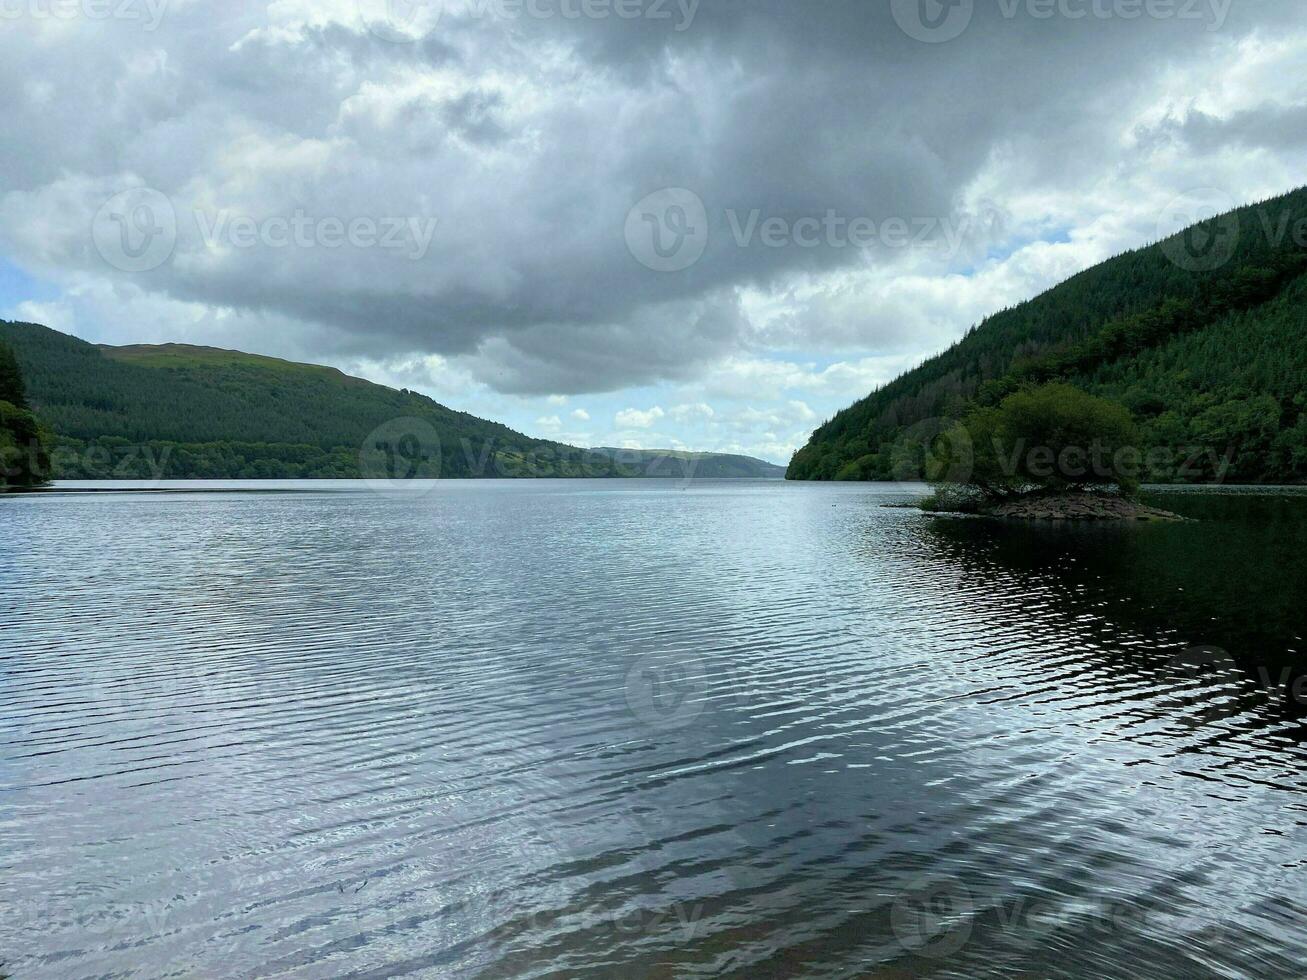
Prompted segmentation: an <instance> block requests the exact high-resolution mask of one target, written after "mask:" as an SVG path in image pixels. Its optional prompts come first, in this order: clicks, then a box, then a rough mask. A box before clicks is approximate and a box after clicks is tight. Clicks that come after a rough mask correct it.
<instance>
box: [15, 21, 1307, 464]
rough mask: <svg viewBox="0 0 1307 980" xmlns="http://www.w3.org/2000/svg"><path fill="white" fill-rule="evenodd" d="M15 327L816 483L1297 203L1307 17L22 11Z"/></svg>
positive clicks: (1306, 136)
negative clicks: (1158, 259) (1162, 254)
mask: <svg viewBox="0 0 1307 980" xmlns="http://www.w3.org/2000/svg"><path fill="white" fill-rule="evenodd" d="M0 108H2V109H3V113H4V118H5V120H6V127H5V130H6V134H5V138H4V140H2V141H0V317H4V318H6V319H16V320H25V321H31V322H37V323H43V324H46V325H48V326H50V327H53V328H55V329H58V330H63V331H66V332H69V333H73V334H76V335H77V336H79V337H83V338H85V339H87V340H90V341H94V342H97V343H110V344H123V343H165V342H179V343H194V344H206V345H211V346H217V347H227V348H236V349H241V350H247V351H254V352H257V353H263V354H270V355H273V356H278V357H286V358H290V359H293V360H302V361H309V362H313V363H322V364H330V365H333V366H336V367H339V368H341V369H342V370H344V371H347V372H348V373H351V374H356V375H360V376H362V377H366V378H369V379H371V380H373V381H377V382H380V383H383V384H389V385H393V386H396V387H405V388H410V389H413V390H416V391H421V392H423V393H426V394H428V395H431V396H432V397H434V398H436V399H437V400H438V401H440V402H442V403H444V404H446V405H449V406H451V407H453V408H456V409H459V410H463V411H468V412H471V413H473V414H475V415H479V416H482V417H485V418H490V419H494V420H496V421H502V422H505V423H507V424H509V425H511V426H512V427H514V428H516V429H519V430H521V431H524V432H526V433H528V434H530V435H533V436H538V437H542V438H549V439H558V440H561V441H565V442H570V443H572V444H575V445H584V446H625V447H631V448H658V449H662V448H677V449H685V448H688V449H696V450H704V451H720V452H740V453H746V454H749V455H754V456H760V457H763V458H766V459H769V460H772V461H774V462H780V463H784V462H787V461H788V459H789V457H790V455H791V453H793V451H794V450H796V449H797V448H799V447H800V446H802V445H803V443H804V442H806V440H807V438H808V436H809V434H810V433H811V431H812V430H813V429H814V428H815V427H816V426H817V425H819V424H820V423H821V422H822V421H823V420H825V419H827V418H829V417H830V416H831V415H833V414H834V413H835V412H836V411H838V410H839V409H840V408H842V407H844V406H845V405H847V404H849V403H851V402H853V401H855V400H856V399H858V398H860V397H862V396H864V395H866V394H867V393H868V392H869V391H871V390H872V389H873V388H874V387H876V386H878V385H881V384H884V383H886V382H888V381H889V380H892V379H893V378H894V377H895V376H896V375H897V374H899V373H901V372H902V371H904V370H906V369H909V368H911V367H912V366H914V365H915V364H917V363H919V362H920V361H922V360H923V359H925V358H926V357H929V356H930V355H932V354H934V353H937V352H938V351H940V350H941V349H943V348H945V347H947V346H948V345H949V344H950V343H952V342H953V341H955V340H957V339H958V338H960V337H961V336H962V335H963V334H964V333H965V332H966V331H967V330H968V329H969V328H970V327H972V326H973V325H974V324H976V323H979V322H980V321H981V320H983V319H984V317H985V316H987V315H989V314H991V313H995V312H997V311H999V310H1001V309H1003V308H1005V307H1007V306H1010V305H1013V304H1015V303H1018V302H1020V301H1021V300H1023V299H1026V298H1029V297H1030V296H1033V295H1035V294H1037V293H1039V292H1040V291H1042V290H1044V289H1046V288H1048V287H1050V286H1052V285H1055V284H1056V283H1058V282H1060V281H1062V280H1063V279H1066V278H1067V277H1069V276H1071V275H1073V274H1074V273H1076V272H1078V271H1080V270H1082V269H1084V268H1087V267H1089V266H1091V265H1093V264H1095V263H1097V262H1099V261H1101V260H1103V259H1105V258H1108V257H1110V256H1112V255H1114V254H1117V253H1119V252H1122V251H1124V250H1126V249H1129V248H1134V247H1138V246H1141V245H1144V244H1147V243H1149V242H1151V241H1155V240H1157V239H1158V238H1160V237H1164V236H1165V235H1168V234H1170V233H1171V232H1173V231H1175V230H1178V229H1179V228H1180V227H1183V226H1185V225H1187V224H1190V223H1192V222H1193V221H1195V220H1198V219H1200V218H1203V217H1206V216H1209V215H1210V214H1212V213H1215V212H1218V211H1221V210H1224V209H1228V208H1230V207H1233V206H1235V205H1236V204H1241V203H1245V202H1248V201H1251V200H1256V199H1261V198H1264V197H1268V196H1271V195H1274V194H1278V193H1281V192H1284V191H1287V190H1289V189H1291V188H1294V187H1297V186H1300V185H1302V184H1305V183H1307V154H1305V153H1304V150H1307V7H1305V6H1304V5H1303V4H1301V3H1299V2H1298V0H943V2H941V0H847V2H846V0H443V2H441V0H272V2H256V0H221V2H219V0H0Z"/></svg>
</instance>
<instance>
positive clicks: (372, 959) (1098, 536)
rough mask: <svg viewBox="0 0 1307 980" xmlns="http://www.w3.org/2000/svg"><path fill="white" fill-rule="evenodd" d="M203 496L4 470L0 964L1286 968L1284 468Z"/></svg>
mask: <svg viewBox="0 0 1307 980" xmlns="http://www.w3.org/2000/svg"><path fill="white" fill-rule="evenodd" d="M186 489H187V488H186V487H176V488H167V487H165V488H162V491H163V492H157V493H151V494H148V495H139V494H132V493H123V492H109V493H95V494H62V493H54V494H41V495H31V496H23V497H19V498H14V499H6V500H0V530H2V531H3V542H4V552H5V554H4V557H3V560H0V677H2V678H3V685H2V686H0V700H2V701H3V705H4V710H3V713H0V731H2V732H3V735H2V738H0V840H2V841H3V846H2V847H0V882H3V888H2V889H0V962H3V963H4V964H5V966H4V968H2V969H0V973H11V974H13V975H14V976H15V977H19V978H28V977H51V978H55V977H57V978H68V977H91V976H106V975H112V976H123V977H134V976H139V977H155V976H163V975H188V976H251V977H255V976H257V977H276V976H286V977H291V976H293V977H338V976H400V975H413V976H433V977H434V976H439V977H591V976H593V977H601V976H613V975H619V976H628V977H710V976H738V977H749V978H758V977H773V976H774V977H789V976H811V977H864V976H883V977H899V976H934V977H985V976H993V977H999V976H1003V977H1006V976H1013V975H1030V976H1038V977H1158V978H1163V977H1165V978H1168V980H1169V978H1173V977H1180V976H1213V975H1215V976H1230V977H1244V976H1247V977H1263V976H1289V975H1294V974H1296V973H1298V972H1300V967H1301V960H1302V952H1303V950H1304V949H1307V885H1304V871H1307V832H1305V827H1304V824H1305V823H1307V776H1304V775H1303V772H1304V762H1307V746H1305V745H1304V727H1303V720H1304V708H1303V704H1302V699H1303V698H1304V697H1307V688H1304V686H1303V685H1302V684H1301V683H1300V678H1301V677H1302V675H1303V674H1304V673H1305V671H1304V669H1303V665H1307V655H1305V654H1304V651H1305V649H1307V647H1305V641H1304V637H1305V636H1307V605H1305V603H1304V599H1307V496H1304V495H1303V494H1301V493H1292V492H1284V493H1280V492H1273V491H1247V492H1221V493H1213V492H1209V491H1201V490H1184V491H1179V490H1168V491H1156V490H1152V491H1150V492H1149V493H1148V494H1146V496H1145V500H1146V502H1147V503H1149V504H1151V505H1153V506H1158V507H1162V508H1164V509H1166V510H1170V511H1175V512H1176V513H1179V514H1181V515H1183V516H1186V517H1191V518H1196V519H1197V522H1196V523H1185V524H1142V523H1141V524H1124V525H1098V524H1095V525H1080V526H1076V525H1066V526H1060V527H1057V528H1048V527H1044V528H1033V527H1023V526H1021V525H1018V524H1010V523H1004V522H996V521H980V520H956V519H946V518H937V517H932V516H930V515H926V514H923V513H920V512H918V511H915V510H910V509H891V508H887V507H885V506H884V505H885V504H887V503H906V502H910V501H913V500H916V499H918V498H919V497H920V496H921V495H923V494H924V493H925V488H922V487H913V486H899V485H811V484H784V483H776V482H762V481H759V482H754V481H694V482H690V483H682V482H679V481H622V482H620V483H618V482H611V481H575V482H569V481H539V482H520V483H510V482H497V483H496V482H466V483H463V482H459V483H447V484H439V485H432V486H427V487H423V488H417V489H413V490H409V491H398V492H384V493H383V492H374V491H372V490H370V489H368V488H367V487H366V486H364V485H363V484H357V483H325V484H320V485H316V484H315V485H305V484H292V485H289V486H280V485H251V484H230V485H224V486H222V487H214V486H213V485H211V484H210V485H205V486H203V487H202V489H205V490H208V491H215V490H216V491H217V492H205V493H199V494H194V493H187V492H182V491H184V490H186ZM291 489H293V490H295V491H296V492H294V493H287V492H280V491H285V490H291Z"/></svg>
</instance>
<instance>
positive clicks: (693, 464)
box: [591, 448, 785, 480]
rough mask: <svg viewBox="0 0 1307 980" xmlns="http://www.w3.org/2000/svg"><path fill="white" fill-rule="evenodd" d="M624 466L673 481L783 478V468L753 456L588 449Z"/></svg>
mask: <svg viewBox="0 0 1307 980" xmlns="http://www.w3.org/2000/svg"><path fill="white" fill-rule="evenodd" d="M591 452H594V453H602V454H603V455H605V456H607V457H609V458H610V459H613V460H615V461H618V462H620V463H622V464H624V465H627V466H634V467H636V468H638V469H641V470H642V471H643V472H644V475H645V476H658V477H667V478H669V479H670V478H675V479H682V480H683V479H687V478H691V477H694V478H700V479H732V478H749V479H755V480H779V479H782V478H783V477H784V476H785V467H784V466H777V465H776V464H775V463H768V462H767V461H766V460H762V459H756V458H754V457H753V456H732V455H729V454H725V453H690V452H682V451H680V450H675V449H610V448H602V449H592V450H591Z"/></svg>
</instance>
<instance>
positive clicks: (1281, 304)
mask: <svg viewBox="0 0 1307 980" xmlns="http://www.w3.org/2000/svg"><path fill="white" fill-rule="evenodd" d="M1231 244H1232V247H1231ZM1204 266H1211V268H1202V267H1204ZM1196 270H1197V271H1196ZM1052 380H1066V381H1069V382H1070V383H1072V384H1074V385H1076V386H1078V387H1081V388H1083V389H1085V390H1086V391H1089V392H1091V393H1093V394H1096V395H1102V396H1106V397H1110V398H1114V399H1117V400H1119V401H1121V402H1123V403H1124V404H1125V405H1126V406H1127V407H1128V408H1129V409H1130V410H1131V411H1132V412H1133V413H1134V415H1135V417H1136V419H1137V421H1138V422H1139V425H1140V430H1141V433H1142V436H1143V440H1142V441H1143V443H1144V445H1143V446H1141V447H1140V448H1141V449H1143V450H1145V451H1147V457H1146V458H1147V460H1148V465H1147V469H1146V472H1145V478H1146V479H1148V480H1150V481H1156V482H1202V481H1207V480H1213V479H1224V480H1226V481H1228V482H1246V483H1270V482H1274V483H1282V482H1300V481H1303V480H1307V188H1305V189H1299V190H1297V191H1294V192H1292V193H1290V194H1286V195H1284V196H1283V197H1280V198H1276V199H1274V200H1270V201H1265V202H1262V203H1260V204H1256V205H1251V206H1249V207H1246V208H1242V209H1239V210H1237V211H1234V212H1231V213H1230V214H1228V215H1222V216H1220V217H1217V218H1213V219H1211V220H1210V221H1206V222H1203V223H1201V224H1200V225H1197V226H1195V227H1194V228H1191V229H1188V230H1186V231H1185V232H1182V233H1181V234H1179V235H1176V236H1175V237H1173V238H1171V239H1167V240H1166V241H1164V242H1159V243H1157V244H1155V245H1152V246H1149V247H1147V248H1142V249H1139V250H1136V251H1132V252H1128V253H1126V254H1124V255H1120V256H1117V257H1116V258H1113V259H1110V260H1108V261H1107V262H1104V263H1102V264H1101V265H1098V266H1095V267H1094V268H1092V269H1089V270H1087V271H1085V272H1083V273H1081V274H1080V275H1078V276H1075V277H1074V278H1072V279H1070V280H1068V281H1067V282H1065V283H1062V284H1061V285H1059V286H1057V287H1055V288H1053V289H1051V290H1049V291H1048V292H1046V293H1044V294H1043V295H1041V296H1039V297H1037V298H1035V299H1032V300H1030V301H1028V302H1025V303H1022V304H1021V305H1019V306H1016V307H1014V308H1012V309H1008V310H1004V311H1002V312H1000V313H998V314H996V315H994V316H992V317H990V318H989V319H987V320H986V321H984V322H983V323H982V324H980V325H979V326H978V327H973V328H972V329H971V330H970V331H969V332H968V333H967V335H966V337H964V338H963V339H962V340H961V341H959V342H958V343H957V344H955V345H954V346H953V347H950V348H949V349H948V350H946V351H944V352H943V353H942V354H940V355H938V356H936V357H934V358H931V359H930V360H928V361H926V362H925V363H924V364H922V365H920V366H919V367H917V368H916V369H914V370H912V371H909V372H908V373H906V374H904V375H902V376H901V377H899V378H898V379H896V380H895V381H893V382H891V383H890V384H888V385H886V386H885V387H883V388H881V389H879V390H877V391H874V392H873V393H872V394H870V395H869V396H867V397H866V398H864V399H862V400H861V401H859V402H857V403H856V404H854V405H852V406H850V407H849V408H847V409H845V410H844V411H842V412H840V413H839V414H838V415H836V416H835V417H834V418H833V419H831V420H830V421H829V422H827V423H825V424H824V425H822V426H821V428H819V429H817V431H816V432H814V433H813V435H812V438H811V440H810V441H809V442H808V444H807V445H806V446H805V447H804V448H803V449H801V450H799V452H798V453H796V454H795V456H794V459H793V461H792V462H791V464H790V468H789V471H788V476H789V478H790V479H796V480H882V479H890V478H892V477H893V475H894V472H893V470H894V459H895V458H901V457H899V456H897V455H896V453H894V452H893V451H892V449H893V447H895V446H896V445H899V444H901V443H902V442H904V441H905V440H908V441H911V440H914V439H916V438H918V434H919V433H921V432H924V431H927V429H928V424H927V425H923V423H929V424H933V421H934V420H937V419H951V418H957V417H959V416H960V415H961V414H962V413H963V412H965V411H966V409H967V407H968V406H969V405H971V404H974V403H981V404H993V403H995V402H997V401H998V400H999V399H1001V398H1002V397H1003V396H1004V395H1005V394H1008V393H1010V392H1011V391H1013V390H1015V389H1016V388H1018V387H1020V386H1021V385H1023V384H1026V383H1041V382H1045V381H1052ZM914 427H915V428H914Z"/></svg>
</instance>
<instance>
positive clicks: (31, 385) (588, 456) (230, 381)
mask: <svg viewBox="0 0 1307 980" xmlns="http://www.w3.org/2000/svg"><path fill="white" fill-rule="evenodd" d="M0 343H5V344H8V345H9V346H10V347H11V348H12V349H13V351H14V353H15V355H16V357H17V359H18V363H19V365H20V367H21V369H22V372H23V376H24V377H25V379H26V383H27V396H28V401H29V402H30V403H31V406H32V408H33V410H34V411H35V412H36V413H37V415H38V416H39V418H40V419H41V421H42V422H43V423H44V424H45V425H47V426H48V427H49V428H50V429H51V430H53V432H54V433H55V435H56V440H55V442H56V444H55V452H54V476H55V478H56V479H115V478H121V479H295V478H357V477H360V476H363V477H370V478H381V479H404V478H409V477H436V476H439V477H446V478H470V477H487V478H494V477H642V476H647V475H648V476H665V477H681V478H684V475H685V474H684V473H683V472H681V471H679V470H677V469H676V468H675V467H667V466H665V465H664V464H663V463H659V462H658V461H657V460H656V459H655V458H654V457H655V456H656V455H657V454H653V455H651V457H650V458H649V459H648V460H645V459H643V458H639V459H631V458H628V457H621V458H614V457H613V456H612V455H610V454H606V453H601V452H593V451H590V450H586V449H578V448H577V447H575V446H567V445H563V444H561V443H556V442H550V441H548V440H540V439H532V438H530V437H529V436H526V435H523V434H522V433H520V432H515V431H514V430H512V429H510V428H508V427H507V426H504V425H500V424H498V423H496V422H489V421H486V420H485V419H480V418H476V417H475V416H472V415H468V414H467V413H465V412H457V411H454V410H453V409H450V408H447V407H445V406H444V405H441V404H439V403H438V402H435V401H433V400H432V399H430V398H428V397H426V396H425V395H420V394H417V393H416V392H411V391H397V390H395V389H393V388H387V387H385V386H383V385H377V384H373V383H372V382H369V381H364V380H362V379H360V378H353V377H350V376H349V375H346V374H344V373H342V372H340V371H338V370H336V369H335V368H329V367H321V366H318V365H312V364H296V363H293V362H290V361H283V360H278V359H276V358H272V357H263V356H260V355H257V354H246V353H242V352H240V351H228V350H218V349H216V348H211V347H193V346H189V345H184V344H164V345H161V346H141V345H136V346H130V347H109V346H104V345H95V344H89V343H87V342H85V341H83V340H79V339H78V338H76V337H71V336H69V335H67V334H63V333H59V332H58V331H55V330H51V329H49V328H48V327H43V326H39V325H36V324H31V323H9V322H6V321H0ZM717 459H718V458H717V457H715V456H711V455H709V456H706V457H704V459H702V460H701V461H700V462H699V463H698V464H697V465H696V468H695V473H694V475H695V476H708V475H710V474H713V475H716V474H720V475H734V474H732V473H731V472H728V471H730V470H732V469H737V468H738V467H737V465H736V464H735V463H734V462H731V463H723V464H722V465H720V466H719V465H718V464H717V462H716V461H717ZM724 459H730V460H734V459H736V457H728V458H724ZM761 465H764V466H765V465H767V464H761ZM673 471H674V472H673ZM739 475H754V474H753V473H751V472H750V473H747V474H745V473H740V474H739Z"/></svg>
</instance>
